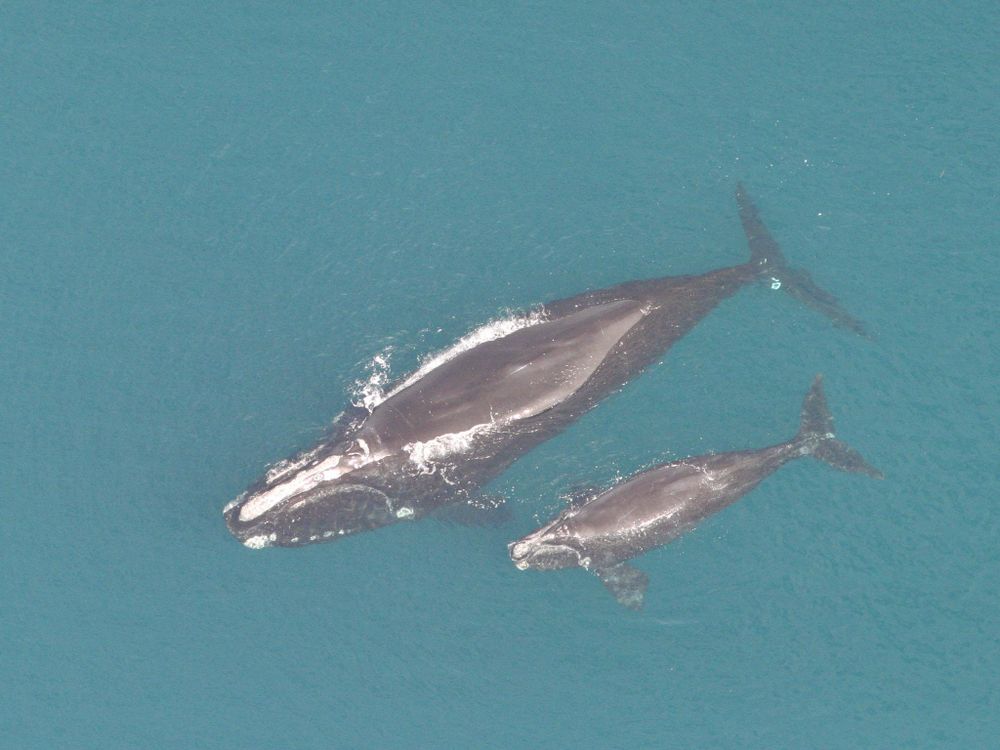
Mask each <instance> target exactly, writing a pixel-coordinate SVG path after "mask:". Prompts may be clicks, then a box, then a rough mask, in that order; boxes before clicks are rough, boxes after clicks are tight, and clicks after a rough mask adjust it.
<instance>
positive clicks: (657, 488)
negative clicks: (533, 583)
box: [507, 375, 882, 609]
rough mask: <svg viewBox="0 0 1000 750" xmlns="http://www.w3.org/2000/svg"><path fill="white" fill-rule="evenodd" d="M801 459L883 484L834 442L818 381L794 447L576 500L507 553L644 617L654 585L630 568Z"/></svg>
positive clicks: (685, 467)
mask: <svg viewBox="0 0 1000 750" xmlns="http://www.w3.org/2000/svg"><path fill="white" fill-rule="evenodd" d="M803 456H812V457H813V458H816V459H818V460H820V461H823V462H824V463H827V464H829V465H830V466H832V467H834V468H836V469H840V470H841V471H847V472H853V473H858V474H866V475H868V476H870V477H873V478H875V479H882V473H881V472H880V471H879V470H878V469H875V468H873V467H872V466H870V465H869V464H868V463H867V462H866V461H865V460H864V459H863V458H862V457H861V454H859V453H858V452H857V451H855V450H854V449H853V448H851V447H850V446H848V445H847V444H846V443H843V442H841V441H840V440H838V439H837V438H836V435H835V434H834V429H833V417H831V416H830V410H829V408H828V407H827V405H826V398H825V396H824V395H823V387H822V378H821V377H820V376H819V375H817V376H816V379H815V380H814V381H813V385H812V388H811V389H810V390H809V393H808V394H806V397H805V400H804V401H803V404H802V419H801V423H800V427H799V431H798V434H796V435H795V437H793V438H792V439H791V440H788V441H786V442H784V443H780V444H778V445H772V446H769V447H767V448H760V449H757V450H747V451H736V452H732V453H709V454H706V455H703V456H695V457H691V458H683V459H681V460H679V461H671V462H669V463H663V464H659V465H657V466H654V467H652V468H650V469H647V470H646V471H642V472H640V473H638V474H635V475H633V476H632V477H629V478H628V479H627V480H625V481H624V482H622V483H620V484H615V485H613V486H611V487H609V488H606V489H593V490H590V491H581V492H579V493H576V494H574V495H573V496H571V497H570V498H569V500H570V502H569V506H568V507H567V508H566V509H565V510H563V512H562V513H560V514H559V515H558V516H557V517H556V518H555V519H554V520H552V521H550V522H549V523H547V524H545V525H544V526H542V527H541V528H539V529H536V530H535V531H533V532H531V533H530V534H528V535H526V536H524V537H522V538H521V539H518V540H517V541H515V542H511V543H510V544H509V545H508V547H507V549H508V552H509V553H510V558H511V561H512V562H513V563H514V565H515V566H516V567H517V568H518V569H519V570H528V569H536V570H559V569H562V568H583V569H585V570H589V571H591V572H593V573H594V574H595V575H596V576H597V577H598V578H599V579H600V580H601V582H602V583H603V584H604V585H605V586H606V587H607V589H608V590H609V591H610V592H611V593H612V595H613V596H614V597H615V599H617V600H618V602H619V603H620V604H622V605H623V606H625V607H628V608H629V609H639V608H640V607H641V606H642V603H643V598H644V596H645V592H646V587H647V585H648V584H649V578H648V576H647V575H646V574H645V573H643V572H642V571H640V570H638V569H636V568H634V567H632V566H630V565H629V564H628V563H627V562H626V560H630V559H631V558H633V557H636V556H638V555H641V554H642V553H644V552H647V551H649V550H651V549H655V548H656V547H661V546H663V545H664V544H668V543H670V542H672V541H674V540H675V539H677V538H678V537H679V536H681V535H682V534H684V533H686V532H687V531H690V530H691V529H693V528H694V527H695V526H696V525H697V524H698V523H700V522H701V521H702V520H704V519H706V518H708V517H709V516H711V515H714V514H716V513H718V512H719V511H721V510H723V509H724V508H726V507H727V506H729V505H732V504H733V503H735V502H736V501H737V500H739V499H740V498H741V497H743V496H744V495H746V494H747V493H748V492H750V491H752V490H753V489H754V488H755V487H757V485H758V484H760V483H761V482H762V481H763V480H764V479H766V478H767V477H768V476H770V475H771V474H773V473H774V472H775V471H777V470H778V469H780V468H781V467H782V466H784V465H785V464H786V463H788V462H789V461H792V460H794V459H796V458H802V457H803Z"/></svg>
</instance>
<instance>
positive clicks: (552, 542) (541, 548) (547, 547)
mask: <svg viewBox="0 0 1000 750" xmlns="http://www.w3.org/2000/svg"><path fill="white" fill-rule="evenodd" d="M507 551H508V552H509V553H510V559H511V562H513V563H514V565H515V566H516V567H517V569H518V570H528V569H529V568H533V569H535V570H557V569H559V568H575V567H580V566H583V567H585V566H586V561H584V559H583V558H582V556H581V554H580V552H579V550H578V549H576V546H575V545H574V544H573V539H572V537H570V535H569V534H567V533H566V531H565V527H564V526H563V525H562V523H561V520H560V519H557V520H556V521H554V522H553V523H551V524H549V525H547V526H543V527H542V528H540V529H538V530H537V531H534V532H532V533H531V534H528V535H527V536H524V537H521V538H520V539H518V540H517V541H516V542H511V543H510V544H508V545H507Z"/></svg>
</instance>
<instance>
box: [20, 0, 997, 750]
mask: <svg viewBox="0 0 1000 750" xmlns="http://www.w3.org/2000/svg"><path fill="white" fill-rule="evenodd" d="M998 24H1000V5H998V4H997V3H995V2H986V1H985V0H984V1H980V2H956V3H948V4H942V3H932V2H916V3H904V2H886V3H878V4H872V3H861V2H854V3H836V4H832V5H830V4H828V5H825V6H823V7H818V6H816V5H815V4H806V3H798V2H754V3H721V4H709V3H697V2H675V3H639V4H624V5H623V4H605V3H586V4H583V3H571V2H557V3H512V4H493V3H469V4H463V3H415V4H401V3H371V2H365V3H327V4H319V3H237V2H231V1H229V0H223V1H222V2H216V3H201V2H197V3H196V2H170V3H160V4H149V3H86V4H76V5H74V4H63V5H45V4H39V3H27V2H7V3H3V4H2V5H0V29H2V31H0V61H2V69H3V75H2V76H0V259H2V273H0V325H2V328H0V362H2V366H0V415H2V416H0V425H2V429H0V567H2V571H3V573H2V576H0V745H2V746H3V747H5V748H12V749H17V750H34V749H36V748H46V749H48V748H100V749H101V750H111V749H114V748H220V749H226V748H238V749H240V750H246V749H248V748H249V749H252V748H308V749H312V748H324V749H326V748H335V749H340V748H374V747H382V748H525V747H546V748H569V747H587V748H652V747H662V748H989V747H996V746H997V745H996V742H997V737H1000V677H998V675H1000V595H998V586H1000V584H998V580H1000V459H998V450H997V425H998V418H1000V396H998V390H1000V389H998V385H1000V379H998V371H1000V358H998V353H1000V333H998V320H1000V305H998V302H997V300H998V293H1000V250H998V249H1000V221H998V218H997V217H998V212H1000V203H998V198H1000V168H998V165H1000V145H998V139H997V133H998V132H1000V130H998V123H1000V105H998V91H1000V58H998V55H997V49H996V31H997V28H998ZM739 180H742V181H743V182H744V183H745V184H746V186H747V189H748V190H749V191H750V192H751V194H752V195H753V196H754V198H755V199H756V201H757V203H758V205H759V207H760V210H761V215H762V217H763V219H764V221H765V222H766V223H767V224H768V226H769V227H770V229H771V231H772V232H773V234H774V235H775V237H776V238H777V239H778V241H779V242H780V243H781V244H782V247H783V249H784V252H785V254H786V256H787V257H788V259H789V261H790V262H791V263H793V264H795V265H797V266H800V267H802V268H805V269H808V270H809V272H810V273H811V274H812V275H813V277H814V279H815V280H816V281H817V283H819V284H820V285H821V286H822V287H824V288H825V289H828V290H830V291H832V292H833V293H834V294H836V295H837V296H838V297H839V298H840V301H841V303H842V304H843V305H844V307H845V308H847V309H848V310H850V311H851V313H852V314H854V315H856V316H858V317H859V318H861V319H863V320H865V321H866V323H867V324H868V325H869V326H870V328H871V329H872V331H873V332H874V334H875V337H874V340H873V341H867V340H864V339H863V338H861V337H858V336H855V335H852V334H851V333H848V332H844V331H842V330H838V329H835V328H833V327H832V326H831V325H830V324H829V322H828V321H827V320H826V319H824V318H823V317H821V316H819V315H817V314H816V313H815V312H813V311H811V310H809V309H807V308H805V307H803V306H802V305H800V304H799V303H798V302H796V301H795V300H794V299H792V298H791V297H790V296H788V295H786V294H784V293H781V292H774V291H772V290H770V289H769V288H767V286H758V287H750V288H747V289H744V290H743V291H741V292H740V293H739V294H738V295H736V296H734V297H733V298H731V299H729V300H727V301H726V302H725V303H723V304H722V305H721V306H720V307H719V308H718V309H716V310H715V311H714V312H712V313H711V314H710V315H709V316H708V317H707V318H706V319H705V320H704V321H703V322H702V323H701V324H700V325H699V326H697V327H696V328H695V329H694V330H693V331H692V332H691V333H690V334H689V335H688V336H687V337H686V338H684V339H683V340H682V341H681V342H680V343H679V344H678V345H677V346H675V347H674V348H673V349H672V350H671V351H670V352H669V354H668V355H667V356H666V357H665V359H664V361H663V362H662V364H660V365H658V366H655V367H652V368H650V370H648V371H647V372H646V373H645V374H644V375H643V376H642V377H641V378H639V379H637V380H635V381H634V382H633V383H632V384H630V385H629V386H628V387H627V388H626V389H625V390H623V391H622V392H621V393H619V394H617V395H615V396H613V397H611V398H609V399H608V400H607V401H605V402H604V403H602V404H601V405H600V406H599V407H598V408H597V409H595V410H594V411H592V412H591V413H589V414H588V415H586V417H584V418H583V419H581V420H580V421H579V422H578V423H577V424H575V425H574V426H573V427H572V428H571V429H569V430H568V431H567V432H565V433H563V434H562V435H561V436H559V437H558V438H556V439H554V440H552V441H551V442H549V443H547V444H545V445H543V446H542V447H540V448H539V449H538V450H536V451H534V452H532V453H530V454H528V455H527V456H525V457H524V458H523V459H522V460H521V461H519V462H518V463H517V464H515V466H514V467H513V468H512V469H511V470H510V471H509V472H507V473H506V474H504V475H503V476H502V477H501V478H500V479H498V480H497V481H496V482H495V483H494V484H493V485H492V486H491V487H490V488H489V489H490V491H491V492H495V493H502V494H504V495H505V496H506V497H507V498H508V499H509V502H510V503H511V505H512V509H513V518H512V519H511V520H510V521H509V522H508V523H507V524H505V525H501V526H497V527H486V528H474V527H467V526H461V525H454V524H447V523H442V522H439V521H435V520H425V521H421V522H419V523H414V524H400V525H397V526H395V527H392V528H387V529H382V530H380V531H377V532H375V533H370V534H364V535H358V536H355V537H351V538H348V539H345V540H343V541H340V542H338V543H336V544H329V545H313V546H310V547H306V548H302V549H296V550H285V549H269V550H262V551H252V550H248V549H246V548H244V547H243V546H241V545H240V544H239V543H238V542H236V541H235V540H234V539H233V538H232V537H231V536H230V535H229V533H228V532H227V530H226V527H225V525H224V523H223V519H222V515H221V511H222V507H223V505H225V504H226V503H227V502H228V501H229V500H231V499H233V498H234V497H236V496H237V494H239V493H240V492H241V491H242V490H243V489H244V488H245V487H246V486H247V485H248V484H249V483H251V482H252V481H253V480H255V479H256V478H257V477H258V476H259V475H260V474H261V473H262V472H263V471H264V470H265V468H266V467H267V465H268V464H269V463H272V462H274V461H276V460H277V459H279V458H282V457H284V456H286V455H287V454H289V453H291V452H293V451H295V450H297V449H300V448H305V447H308V446H309V445H310V444H311V443H312V442H313V441H315V440H316V439H318V438H319V437H320V436H321V435H322V434H323V432H324V429H325V428H326V426H327V425H328V424H329V422H330V420H331V419H332V418H333V417H334V416H335V415H336V414H337V413H338V412H340V411H341V410H342V409H343V407H344V406H345V404H347V403H348V402H350V401H351V400H352V399H355V398H356V397H357V394H358V393H359V389H360V388H361V384H363V383H365V382H367V381H368V380H369V378H371V377H372V376H373V375H376V374H377V372H376V371H377V369H378V366H377V363H376V361H375V359H376V357H381V358H383V359H386V360H388V362H389V363H390V368H391V372H392V374H394V375H400V374H404V373H406V372H408V371H410V370H412V369H413V368H414V367H416V366H417V365H418V363H419V362H420V361H421V358H422V357H424V356H426V355H427V354H429V353H431V352H434V351H436V350H440V349H441V348H442V347H445V346H447V345H449V344H450V343H451V342H453V341H454V340H455V339H457V338H458V337H460V336H462V335H463V334H465V333H466V332H468V331H469V330H471V329H473V328H475V327H477V326H479V325H482V324H484V323H487V322H489V321H491V320H496V319H499V318H502V317H504V316H505V315H507V314H508V313H509V311H511V310H517V309H525V308H529V307H531V306H532V305H535V304H537V303H540V302H543V301H545V300H550V299H554V298H559V297H564V296H568V295H571V294H575V293H577V292H579V291H582V290H584V289H588V288H598V287H602V286H607V285H611V284H615V283H618V282H620V281H624V280H628V279H635V278H644V277H655V276H661V275H668V274H685V273H700V272H702V271H705V270H708V269H711V268H716V267H720V266H727V265H731V264H735V263H740V262H743V261H744V259H745V258H746V257H747V252H748V251H747V247H746V243H745V240H744V237H743V233H742V230H741V227H740V224H739V220H738V215H737V211H736V204H735V200H734V196H733V193H734V188H735V185H736V182H737V181H739ZM818 372H821V373H823V374H824V375H825V377H826V387H827V395H828V398H829V401H830V405H831V409H832V411H833V413H834V416H835V417H836V420H837V427H838V430H839V433H840V435H841V436H842V437H843V438H844V439H845V440H847V441H848V442H849V443H851V444H852V445H853V446H855V447H856V448H857V449H858V450H859V451H861V452H862V453H863V454H864V455H865V456H866V457H867V458H868V460H869V461H870V462H871V463H873V464H875V465H876V466H878V467H879V468H881V469H882V470H883V471H884V472H885V475H886V478H885V480H884V481H882V482H876V481H872V480H869V479H867V478H865V477H858V476H855V475H848V474H842V473H838V472H835V471H833V470H831V469H830V468H828V467H827V466H825V465H822V464H820V463H819V462H816V461H798V462H795V463H794V464H790V465H788V466H787V467H785V468H783V469H782V470H781V471H780V472H778V473H777V474H775V475H774V476H772V477H771V478H769V479H768V480H767V481H766V482H764V483H763V484H762V485H761V486H760V487H759V488H758V489H757V490H756V491H754V492H753V493H752V494H750V495H748V496H747V497H746V498H745V499H744V500H742V501H741V502H740V503H737V504H736V505H734V506H733V507H731V508H729V509H727V510H726V511H725V512H723V513H721V514H719V515H717V516H715V517H713V518H712V519H710V520H708V521H707V522H705V523H704V524H702V525H701V526H700V527H699V528H698V529H697V530H696V531H694V532H693V533H691V534H690V535H688V536H686V537H684V538H683V539H682V540H680V541H678V542H676V543H674V544H672V545H668V546H666V547H664V548H662V549H659V550H656V551H653V552H651V553H649V554H647V555H645V556H644V557H643V558H641V559H640V560H638V561H637V565H638V567H641V568H642V569H643V570H645V571H646V572H647V573H648V574H649V576H650V580H651V583H650V586H649V591H648V594H647V598H646V606H645V608H644V610H643V611H641V612H640V613H632V612H628V611H626V610H624V609H622V608H621V607H619V606H618V605H617V604H616V603H615V602H614V600H613V599H612V598H611V597H610V596H608V595H607V593H606V592H605V591H604V589H603V587H602V586H601V585H600V584H599V583H598V582H597V581H596V580H595V579H594V578H593V577H592V576H590V575H588V574H587V573H585V572H583V571H565V572H553V573H538V572H519V571H517V570H516V569H515V568H514V567H513V566H512V565H511V563H510V561H509V559H508V557H507V550H506V544H507V542H508V541H510V540H512V539H514V538H516V537H518V536H520V535H522V534H524V533H526V532H527V531H530V530H531V529H533V528H534V527H535V526H536V525H537V524H538V523H539V522H540V521H542V520H545V519H546V518H547V517H549V516H551V515H552V514H554V513H555V512H556V511H557V510H558V508H559V507H560V500H559V498H558V496H559V494H560V493H561V492H564V491H565V490H566V489H567V488H569V487H571V486H573V485H579V484H592V483H598V482H606V481H609V480H611V479H613V478H614V477H616V476H627V475H628V474H630V473H632V472H634V471H636V470H638V469H641V468H644V467H647V466H649V465H651V464H652V463H654V462H657V461H662V460H665V459H667V458H678V457H683V456H687V455H695V454H702V453H706V452H709V451H722V450H734V449H743V448H751V447H757V446H762V445H766V444H769V443H771V442H776V441H779V440H783V439H785V438H786V437H788V436H790V435H791V434H792V433H793V432H794V431H795V429H796V425H797V421H798V412H799V406H800V402H801V398H802V396H803V394H804V393H805V391H806V389H807V388H808V385H809V382H810V380H811V378H812V377H813V375H814V374H815V373H818Z"/></svg>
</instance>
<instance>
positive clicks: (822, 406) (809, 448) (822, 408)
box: [795, 375, 884, 479]
mask: <svg viewBox="0 0 1000 750" xmlns="http://www.w3.org/2000/svg"><path fill="white" fill-rule="evenodd" d="M795 440H796V441H797V442H798V443H799V444H800V445H801V446H802V449H803V451H804V452H805V453H806V454H808V455H811V456H812V457H813V458H818V459H819V460H820V461H823V462H825V463H828V464H830V466H832V467H834V468H835V469H840V470H841V471H849V472H852V473H855V474H867V475H868V476H870V477H872V478H873V479H883V478H884V477H883V474H882V472H881V471H879V470H878V469H876V468H875V467H874V466H872V465H871V464H869V463H868V462H867V461H865V459H864V458H862V456H861V454H860V453H858V452H857V451H856V450H854V449H853V448H852V447H851V446H849V445H848V444H847V443H844V442H842V441H840V440H837V437H836V435H835V433H834V430H833V416H831V414H830V409H829V408H828V407H827V405H826V396H824V395H823V376H822V375H817V376H816V378H815V380H813V384H812V388H810V389H809V393H807V394H806V397H805V400H803V402H802V423H801V427H800V428H799V434H798V435H796V437H795Z"/></svg>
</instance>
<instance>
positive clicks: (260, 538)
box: [243, 534, 278, 549]
mask: <svg viewBox="0 0 1000 750" xmlns="http://www.w3.org/2000/svg"><path fill="white" fill-rule="evenodd" d="M277 538H278V535H277V534H258V535H257V536H251V537H247V538H246V539H244V540H243V544H244V546H246V547H249V548H250V549H264V548H265V547H270V546H271V544H272V543H274V541H275V540H276V539H277Z"/></svg>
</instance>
